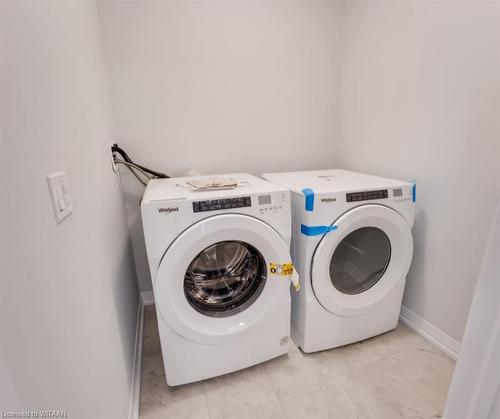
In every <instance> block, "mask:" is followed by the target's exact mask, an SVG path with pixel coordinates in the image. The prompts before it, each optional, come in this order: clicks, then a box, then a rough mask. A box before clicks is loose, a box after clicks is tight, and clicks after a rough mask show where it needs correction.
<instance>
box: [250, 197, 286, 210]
mask: <svg viewBox="0 0 500 419" xmlns="http://www.w3.org/2000/svg"><path fill="white" fill-rule="evenodd" d="M285 201H286V194H285V193H273V194H267V195H259V196H258V197H257V203H258V209H259V214H262V215H264V214H266V213H269V212H278V211H281V210H282V209H283V204H284V203H285Z"/></svg>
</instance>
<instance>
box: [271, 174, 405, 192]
mask: <svg viewBox="0 0 500 419" xmlns="http://www.w3.org/2000/svg"><path fill="white" fill-rule="evenodd" d="M262 177H263V178H264V179H267V180H269V181H271V182H275V183H277V184H278V185H282V186H285V187H286V188H288V189H290V190H291V191H292V192H295V193H298V194H302V193H303V192H302V191H303V189H306V188H310V189H312V190H313V191H314V193H332V192H350V191H357V190H366V189H382V188H393V187H398V186H402V185H410V184H409V183H408V182H404V181H400V180H393V179H387V178H383V177H378V176H372V175H366V174H363V173H357V172H351V171H348V170H339V169H330V170H309V171H303V172H283V173H266V174H263V175H262Z"/></svg>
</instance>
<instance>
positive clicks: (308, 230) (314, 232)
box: [300, 224, 337, 236]
mask: <svg viewBox="0 0 500 419" xmlns="http://www.w3.org/2000/svg"><path fill="white" fill-rule="evenodd" d="M335 230H337V226H333V225H332V226H306V225H305V224H301V225H300V232H301V233H302V234H305V235H306V236H322V235H323V234H326V233H329V232H330V231H335Z"/></svg>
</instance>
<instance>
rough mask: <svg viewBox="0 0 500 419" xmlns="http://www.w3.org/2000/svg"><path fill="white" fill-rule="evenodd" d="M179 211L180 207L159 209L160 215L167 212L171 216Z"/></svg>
mask: <svg viewBox="0 0 500 419" xmlns="http://www.w3.org/2000/svg"><path fill="white" fill-rule="evenodd" d="M178 211H179V207H167V208H158V212H159V213H162V212H165V213H167V214H170V213H171V212H178Z"/></svg>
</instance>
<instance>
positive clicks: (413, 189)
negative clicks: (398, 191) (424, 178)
mask: <svg viewBox="0 0 500 419" xmlns="http://www.w3.org/2000/svg"><path fill="white" fill-rule="evenodd" d="M411 200H412V202H417V184H416V183H414V184H413V185H412V187H411Z"/></svg>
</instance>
